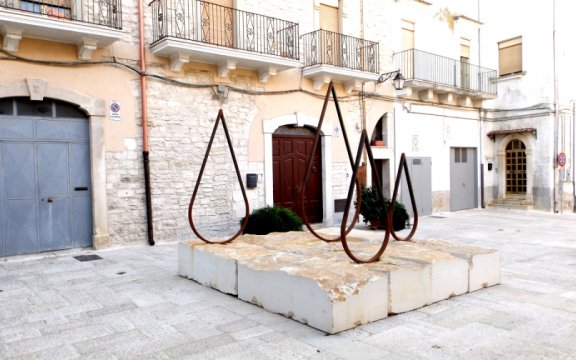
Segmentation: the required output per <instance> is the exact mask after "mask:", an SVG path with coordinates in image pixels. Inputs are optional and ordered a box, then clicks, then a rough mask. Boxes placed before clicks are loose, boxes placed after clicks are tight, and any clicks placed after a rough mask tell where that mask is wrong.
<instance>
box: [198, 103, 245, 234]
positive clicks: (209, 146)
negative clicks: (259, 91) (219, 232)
mask: <svg viewBox="0 0 576 360" xmlns="http://www.w3.org/2000/svg"><path fill="white" fill-rule="evenodd" d="M220 121H222V127H223V128H224V134H225V135H226V141H227V142H228V148H229V149H230V154H231V155H232V162H233V163H234V169H235V170H236V176H237V177H238V183H239V184H240V190H242V197H243V198H244V205H245V206H246V214H245V215H244V221H243V222H242V225H240V230H238V232H237V233H236V234H234V235H233V236H232V237H230V238H228V239H226V240H224V241H210V240H208V239H206V238H205V237H203V236H202V235H201V234H200V232H198V229H196V226H195V225H194V219H193V217H192V209H193V208H194V202H195V201H196V195H197V194H198V188H199V187H200V181H201V180H202V176H203V175H204V168H205V167H206V163H207V162H208V155H210V149H211V148H212V143H213V142H214V137H215V136H216V130H217V129H218V124H219V123H220ZM249 215H250V205H249V203H248V198H247V197H246V190H244V183H243V182H242V176H241V175H240V169H239V168H238V162H237V161H236V155H235V154H234V147H233V146H232V140H231V139H230V134H229V133H228V127H227V126H226V120H225V119H224V112H223V111H222V109H220V111H218V116H217V117H216V121H215V123H214V129H213V130H212V136H210V141H209V142H208V148H207V149H206V154H205V155H204V160H203V161H202V166H201V167H200V172H199V173H198V179H197V180H196V185H195V186H194V192H193V193H192V198H191V199H190V205H189V206H188V222H189V223H190V227H191V228H192V231H194V234H196V236H198V238H199V239H200V240H202V241H204V242H206V243H209V244H226V243H229V242H231V241H232V240H234V239H236V238H237V237H238V236H239V235H240V234H242V232H243V231H244V229H245V228H246V224H248V216H249Z"/></svg>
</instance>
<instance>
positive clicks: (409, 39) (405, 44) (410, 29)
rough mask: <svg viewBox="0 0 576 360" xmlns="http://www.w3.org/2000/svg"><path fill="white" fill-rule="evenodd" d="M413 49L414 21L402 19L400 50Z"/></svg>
mask: <svg viewBox="0 0 576 360" xmlns="http://www.w3.org/2000/svg"><path fill="white" fill-rule="evenodd" d="M410 49H414V23H412V22H410V21H406V20H402V51H404V50H410Z"/></svg>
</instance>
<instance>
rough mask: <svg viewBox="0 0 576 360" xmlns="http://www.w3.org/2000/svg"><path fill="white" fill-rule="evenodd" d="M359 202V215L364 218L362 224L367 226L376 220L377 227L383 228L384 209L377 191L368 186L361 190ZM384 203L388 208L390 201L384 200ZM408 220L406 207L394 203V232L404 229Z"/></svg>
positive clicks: (384, 225)
mask: <svg viewBox="0 0 576 360" xmlns="http://www.w3.org/2000/svg"><path fill="white" fill-rule="evenodd" d="M361 200H362V203H361V206H360V214H361V215H362V216H363V217H364V223H365V224H367V223H368V222H371V221H374V220H376V221H375V222H379V225H378V226H379V227H381V228H385V227H386V220H384V207H383V206H382V203H381V201H380V197H379V196H378V189H377V188H376V187H373V186H370V187H367V188H366V189H364V190H362V194H361ZM384 202H385V203H386V207H388V208H390V200H389V199H384ZM408 219H409V216H408V212H407V211H406V207H404V205H403V204H401V203H399V202H398V201H396V204H394V214H393V216H392V228H393V229H394V231H399V230H403V229H405V228H406V223H407V222H408Z"/></svg>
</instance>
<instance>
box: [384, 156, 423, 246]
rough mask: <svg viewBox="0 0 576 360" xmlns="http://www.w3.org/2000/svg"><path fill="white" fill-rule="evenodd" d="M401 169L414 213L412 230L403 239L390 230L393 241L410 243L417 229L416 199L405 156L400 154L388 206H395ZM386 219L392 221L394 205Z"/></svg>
mask: <svg viewBox="0 0 576 360" xmlns="http://www.w3.org/2000/svg"><path fill="white" fill-rule="evenodd" d="M402 169H404V175H405V176H406V185H408V193H409V194H410V202H411V205H412V212H413V213H414V222H413V224H412V230H410V233H409V234H408V236H406V237H405V238H402V237H400V236H398V234H396V232H395V231H394V229H393V228H392V229H391V231H392V236H393V237H394V239H396V240H399V241H410V239H412V236H414V234H415V233H416V229H417V228H418V208H417V207H416V199H415V198H414V190H413V189H412V180H411V179H410V172H409V171H408V163H407V162H406V154H404V153H402V155H400V163H399V164H398V173H397V174H396V182H395V183H394V195H392V200H391V201H390V204H395V202H396V197H397V196H398V189H399V188H400V180H401V178H402ZM388 217H389V218H390V219H391V220H392V219H393V217H394V205H392V206H391V207H390V209H389V214H388Z"/></svg>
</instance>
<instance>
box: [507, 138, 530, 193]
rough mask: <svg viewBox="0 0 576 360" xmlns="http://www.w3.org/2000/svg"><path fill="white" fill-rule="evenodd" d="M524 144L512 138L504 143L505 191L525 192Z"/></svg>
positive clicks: (525, 163)
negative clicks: (506, 143)
mask: <svg viewBox="0 0 576 360" xmlns="http://www.w3.org/2000/svg"><path fill="white" fill-rule="evenodd" d="M526 165H527V162H526V145H525V144H524V143H523V142H522V141H520V140H518V139H514V140H512V141H510V142H509V143H508V145H506V193H508V194H526V187H527V176H526V174H527V171H526V170H527V167H526Z"/></svg>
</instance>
